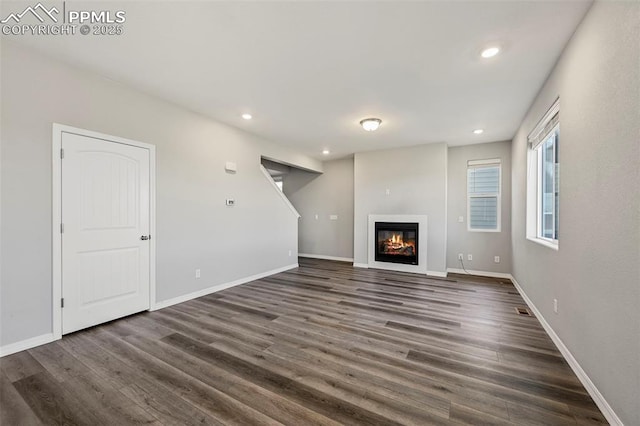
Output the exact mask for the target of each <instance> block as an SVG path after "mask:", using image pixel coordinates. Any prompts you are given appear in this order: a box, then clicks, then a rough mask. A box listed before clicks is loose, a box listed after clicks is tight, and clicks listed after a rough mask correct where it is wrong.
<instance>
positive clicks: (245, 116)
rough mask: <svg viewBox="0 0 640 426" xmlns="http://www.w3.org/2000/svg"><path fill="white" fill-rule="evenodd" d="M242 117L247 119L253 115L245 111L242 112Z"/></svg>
mask: <svg viewBox="0 0 640 426" xmlns="http://www.w3.org/2000/svg"><path fill="white" fill-rule="evenodd" d="M242 118H244V119H245V120H251V119H252V118H253V116H251V114H247V113H244V114H242Z"/></svg>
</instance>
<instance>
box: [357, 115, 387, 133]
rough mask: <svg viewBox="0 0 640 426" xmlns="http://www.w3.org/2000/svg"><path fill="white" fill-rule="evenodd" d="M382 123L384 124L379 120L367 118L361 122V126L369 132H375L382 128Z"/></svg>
mask: <svg viewBox="0 0 640 426" xmlns="http://www.w3.org/2000/svg"><path fill="white" fill-rule="evenodd" d="M381 123H382V120H380V119H379V118H365V119H364V120H361V121H360V125H361V126H362V128H363V129H365V130H366V131H367V132H373V131H374V130H378V127H380V124H381Z"/></svg>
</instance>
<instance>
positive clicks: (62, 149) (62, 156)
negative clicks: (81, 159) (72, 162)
mask: <svg viewBox="0 0 640 426" xmlns="http://www.w3.org/2000/svg"><path fill="white" fill-rule="evenodd" d="M62 158H64V148H60V159H62Z"/></svg>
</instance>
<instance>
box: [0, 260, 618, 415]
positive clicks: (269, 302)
mask: <svg viewBox="0 0 640 426" xmlns="http://www.w3.org/2000/svg"><path fill="white" fill-rule="evenodd" d="M517 306H525V303H524V301H523V300H522V298H521V297H520V296H519V295H518V293H517V292H516V290H515V288H514V287H513V285H512V284H511V282H508V281H506V280H499V279H487V278H480V277H470V276H462V275H456V276H453V277H449V278H446V279H438V278H428V277H424V276H419V275H414V274H406V273H396V272H387V271H381V270H372V269H368V270H367V269H357V268H353V267H352V266H351V265H350V264H347V263H340V262H331V261H322V260H311V259H300V267H299V268H297V269H294V270H291V271H288V272H284V273H281V274H278V275H274V276H271V277H267V278H264V279H261V280H258V281H254V282H251V283H248V284H245V285H242V286H238V287H234V288H231V289H228V290H224V291H222V292H219V293H215V294H211V295H209V296H204V297H201V298H199V299H196V300H192V301H189V302H186V303H182V304H180V305H175V306H172V307H169V308H166V309H162V310H160V311H156V312H146V313H142V314H138V315H134V316H131V317H128V318H124V319H122V320H119V321H114V322H112V323H108V324H104V325H101V326H98V327H94V328H91V329H88V330H85V331H81V332H77V333H74V334H71V335H68V336H65V337H64V338H63V339H62V340H60V341H57V342H54V343H51V344H48V345H44V346H40V347H38V348H34V349H31V350H28V351H24V352H20V353H17V354H14V355H11V356H8V357H5V358H2V359H1V360H0V370H1V373H0V424H2V425H3V426H5V425H38V424H47V425H50V424H78V425H102V424H104V425H129V424H154V425H191V424H194V425H195V424H198V425H202V424H211V425H276V424H286V425H338V424H346V425H432V424H433V425H439V424H473V425H479V424H491V425H494V424H496V425H502V424H515V425H565V424H571V425H575V424H605V423H606V421H605V419H604V418H603V416H602V415H601V413H600V412H599V411H598V408H597V407H596V405H595V404H594V403H593V401H592V400H591V398H590V397H589V395H588V394H587V393H586V391H585V389H584V388H583V387H582V385H581V384H580V382H579V381H578V379H577V378H576V376H575V375H574V374H573V372H572V371H571V369H570V368H569V367H568V365H567V364H566V362H565V361H564V360H563V358H562V357H561V355H560V353H559V352H558V350H557V349H556V348H555V346H554V345H553V343H552V341H551V340H550V339H549V337H548V336H547V335H546V334H545V332H544V330H543V329H542V327H541V326H540V323H539V322H538V320H537V319H536V318H535V317H527V316H520V315H517V314H516V311H515V307H517Z"/></svg>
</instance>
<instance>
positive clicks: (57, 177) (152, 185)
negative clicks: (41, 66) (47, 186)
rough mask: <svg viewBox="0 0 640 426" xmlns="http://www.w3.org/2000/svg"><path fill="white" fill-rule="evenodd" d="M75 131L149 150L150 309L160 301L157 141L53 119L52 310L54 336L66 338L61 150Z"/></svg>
mask: <svg viewBox="0 0 640 426" xmlns="http://www.w3.org/2000/svg"><path fill="white" fill-rule="evenodd" d="M63 133H72V134H75V135H79V136H87V137H90V138H95V139H101V140H104V141H106V142H112V143H120V144H124V145H131V146H136V147H139V148H144V149H148V150H149V163H150V164H149V191H150V194H149V214H150V217H149V231H150V232H149V233H150V234H151V239H150V240H149V250H150V253H149V310H152V309H153V307H154V306H155V304H156V239H157V238H156V237H157V234H156V147H155V145H151V144H147V143H142V142H137V141H132V140H130V139H124V138H120V137H117V136H111V135H106V134H104V133H98V132H93V131H91V130H85V129H79V128H76V127H71V126H65V125H63V124H58V123H53V138H52V141H53V143H52V151H51V153H52V156H51V159H52V170H53V175H52V179H51V182H52V188H51V189H52V198H51V207H52V208H51V228H52V234H51V243H52V247H51V251H52V264H51V266H52V273H53V275H52V280H51V282H52V286H53V292H52V303H53V304H52V310H51V312H52V314H53V318H52V320H53V338H54V340H58V339H61V338H62V306H60V301H61V299H62V234H61V232H60V231H61V226H60V224H61V223H62V161H61V158H60V152H61V149H62V134H63Z"/></svg>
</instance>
